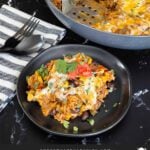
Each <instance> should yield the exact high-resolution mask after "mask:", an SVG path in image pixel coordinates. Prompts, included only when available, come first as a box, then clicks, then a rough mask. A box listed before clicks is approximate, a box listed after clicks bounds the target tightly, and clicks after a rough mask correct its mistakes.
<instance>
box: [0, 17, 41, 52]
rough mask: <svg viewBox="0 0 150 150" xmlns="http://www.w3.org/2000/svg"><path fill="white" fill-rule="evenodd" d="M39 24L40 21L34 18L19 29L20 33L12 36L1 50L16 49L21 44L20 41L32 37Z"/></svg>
mask: <svg viewBox="0 0 150 150" xmlns="http://www.w3.org/2000/svg"><path fill="white" fill-rule="evenodd" d="M39 22H40V21H39V20H38V19H36V18H35V17H34V16H32V17H31V18H30V19H29V20H28V21H27V22H26V23H25V24H24V25H23V26H22V27H21V28H20V29H19V31H18V32H17V33H16V34H15V35H14V36H12V37H10V38H9V39H7V41H6V42H5V44H4V46H3V47H1V48H0V49H2V50H4V49H6V50H8V49H12V48H14V47H16V46H17V45H18V44H19V43H20V41H21V40H23V39H24V37H26V36H30V35H31V34H32V33H33V32H34V30H35V29H36V27H37V26H38V24H39Z"/></svg>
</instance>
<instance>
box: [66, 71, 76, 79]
mask: <svg viewBox="0 0 150 150" xmlns="http://www.w3.org/2000/svg"><path fill="white" fill-rule="evenodd" d="M77 75H78V73H77V71H74V72H70V73H69V74H68V76H69V79H75V78H76V77H77Z"/></svg>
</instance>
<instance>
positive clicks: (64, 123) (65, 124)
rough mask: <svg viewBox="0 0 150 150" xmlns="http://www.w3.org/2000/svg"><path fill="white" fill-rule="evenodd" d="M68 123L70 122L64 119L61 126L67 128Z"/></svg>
mask: <svg viewBox="0 0 150 150" xmlns="http://www.w3.org/2000/svg"><path fill="white" fill-rule="evenodd" d="M69 124H70V122H68V121H66V120H65V121H64V122H63V126H64V127H65V128H66V129H68V128H69Z"/></svg>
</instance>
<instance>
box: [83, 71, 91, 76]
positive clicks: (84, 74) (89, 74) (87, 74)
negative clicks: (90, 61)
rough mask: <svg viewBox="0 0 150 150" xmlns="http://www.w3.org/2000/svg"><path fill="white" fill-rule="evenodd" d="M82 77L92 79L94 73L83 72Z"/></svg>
mask: <svg viewBox="0 0 150 150" xmlns="http://www.w3.org/2000/svg"><path fill="white" fill-rule="evenodd" d="M82 75H83V76H84V77H90V76H91V75H92V72H90V71H87V72H83V73H82Z"/></svg>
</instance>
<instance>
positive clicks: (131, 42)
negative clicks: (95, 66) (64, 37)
mask: <svg viewBox="0 0 150 150" xmlns="http://www.w3.org/2000/svg"><path fill="white" fill-rule="evenodd" d="M45 1H46V3H47V5H48V7H49V8H50V10H51V11H52V12H53V14H54V15H55V16H56V17H57V18H58V19H59V21H61V22H62V23H63V24H64V25H65V26H66V27H68V28H69V29H71V30H72V31H74V32H75V33H77V34H79V35H80V36H82V37H84V38H86V39H89V40H91V41H93V42H95V43H98V44H101V45H105V46H108V47H113V48H119V49H123V50H143V49H149V48H150V36H131V35H123V34H115V33H109V32H104V31H99V30H96V29H94V28H91V27H90V26H88V25H85V24H81V23H79V22H77V21H75V20H74V19H72V18H71V17H69V16H67V15H65V14H64V13H62V12H61V11H60V10H59V9H58V8H56V7H55V6H54V4H53V2H52V0H45Z"/></svg>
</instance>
